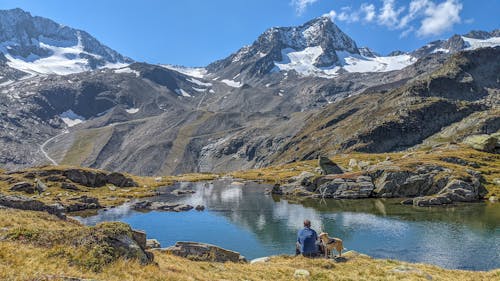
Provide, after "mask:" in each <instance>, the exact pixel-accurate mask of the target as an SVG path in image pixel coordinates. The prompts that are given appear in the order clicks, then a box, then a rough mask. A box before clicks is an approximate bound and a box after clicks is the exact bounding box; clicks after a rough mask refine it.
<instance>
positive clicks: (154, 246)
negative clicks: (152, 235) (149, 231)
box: [146, 239, 161, 249]
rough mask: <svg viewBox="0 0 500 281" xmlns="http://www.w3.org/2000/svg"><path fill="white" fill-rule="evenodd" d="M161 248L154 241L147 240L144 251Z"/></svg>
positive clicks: (158, 243) (156, 241)
mask: <svg viewBox="0 0 500 281" xmlns="http://www.w3.org/2000/svg"><path fill="white" fill-rule="evenodd" d="M158 248H161V245H160V242H158V240H156V239H147V240H146V249H158Z"/></svg>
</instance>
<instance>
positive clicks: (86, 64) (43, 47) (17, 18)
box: [0, 9, 132, 74]
mask: <svg viewBox="0 0 500 281" xmlns="http://www.w3.org/2000/svg"><path fill="white" fill-rule="evenodd" d="M0 26H1V27H2V28H1V29H0V52H1V53H3V55H4V56H5V58H2V59H3V60H6V61H7V64H8V65H9V66H11V67H13V68H16V69H18V70H21V71H24V72H28V73H31V74H37V73H43V74H48V73H55V74H69V73H75V72H81V71H85V70H91V69H95V68H98V67H104V66H109V65H110V64H123V63H131V62H132V60H131V59H129V58H127V57H124V56H122V55H121V54H119V53H118V52H116V51H114V50H112V49H111V48H109V47H107V46H104V45H103V44H101V43H100V42H99V41H98V40H97V39H95V38H94V37H92V36H91V35H90V34H88V33H87V32H85V31H82V30H77V29H74V28H71V27H68V26H64V25H61V24H58V23H56V22H54V21H52V20H50V19H47V18H43V17H37V16H32V15H31V14H30V13H28V12H26V11H24V10H22V9H11V10H1V11H0Z"/></svg>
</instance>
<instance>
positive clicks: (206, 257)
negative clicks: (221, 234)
mask: <svg viewBox="0 0 500 281" xmlns="http://www.w3.org/2000/svg"><path fill="white" fill-rule="evenodd" d="M164 251H166V252H167V253H170V254H172V255H176V256H180V257H184V258H189V259H191V260H195V261H212V262H227V261H230V262H242V261H245V258H244V257H243V256H241V255H240V253H238V252H234V251H231V250H227V249H224V248H221V247H218V246H215V245H211V244H205V243H198V242H177V243H175V246H171V247H168V248H166V249H164Z"/></svg>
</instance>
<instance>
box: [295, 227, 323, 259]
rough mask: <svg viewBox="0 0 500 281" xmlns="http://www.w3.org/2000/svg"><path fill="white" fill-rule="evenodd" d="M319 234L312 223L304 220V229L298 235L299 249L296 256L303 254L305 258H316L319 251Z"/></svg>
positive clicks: (297, 248)
mask: <svg viewBox="0 0 500 281" xmlns="http://www.w3.org/2000/svg"><path fill="white" fill-rule="evenodd" d="M317 240H318V234H317V233H316V231H314V229H312V228H311V221H310V220H307V219H306V220H304V228H303V229H301V230H299V232H298V233H297V247H296V250H295V254H296V255H299V254H302V255H303V256H304V257H316V256H318V255H319V251H318V244H317Z"/></svg>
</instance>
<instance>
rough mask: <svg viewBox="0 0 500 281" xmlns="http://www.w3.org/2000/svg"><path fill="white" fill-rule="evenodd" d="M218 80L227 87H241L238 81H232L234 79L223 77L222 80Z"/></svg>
mask: <svg viewBox="0 0 500 281" xmlns="http://www.w3.org/2000/svg"><path fill="white" fill-rule="evenodd" d="M220 81H221V82H222V83H224V84H226V85H228V86H229V87H233V88H241V86H243V85H242V84H241V83H240V82H238V81H234V80H229V79H223V80H220Z"/></svg>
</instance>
